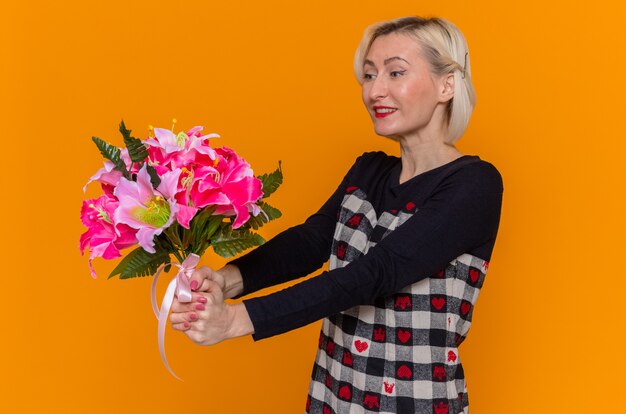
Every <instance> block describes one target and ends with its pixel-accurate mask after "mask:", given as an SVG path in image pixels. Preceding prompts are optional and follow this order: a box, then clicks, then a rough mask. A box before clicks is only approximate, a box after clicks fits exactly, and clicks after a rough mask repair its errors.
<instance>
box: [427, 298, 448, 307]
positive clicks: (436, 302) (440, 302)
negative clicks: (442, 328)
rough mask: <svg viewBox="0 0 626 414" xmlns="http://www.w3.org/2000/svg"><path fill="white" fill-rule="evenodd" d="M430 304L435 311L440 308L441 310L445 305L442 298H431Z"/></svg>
mask: <svg viewBox="0 0 626 414" xmlns="http://www.w3.org/2000/svg"><path fill="white" fill-rule="evenodd" d="M430 302H431V303H432V304H433V306H434V307H435V309H437V310H441V308H443V306H444V305H445V304H446V300H445V298H442V297H438V298H432V299H431V301H430Z"/></svg>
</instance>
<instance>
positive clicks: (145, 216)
mask: <svg viewBox="0 0 626 414" xmlns="http://www.w3.org/2000/svg"><path fill="white" fill-rule="evenodd" d="M180 172H181V171H180V170H174V171H170V172H167V173H165V174H163V176H161V177H160V178H161V184H159V186H158V187H157V189H156V190H155V189H154V188H153V187H152V183H151V182H150V175H149V174H148V171H147V167H146V165H145V164H144V166H143V167H142V168H141V169H140V170H139V172H138V173H137V181H136V182H134V181H129V180H127V179H125V178H123V177H122V178H121V179H120V182H119V184H118V186H117V187H116V188H115V191H114V194H115V196H116V197H117V198H118V199H119V200H120V206H119V208H118V209H117V210H116V211H115V220H116V221H117V222H119V223H124V224H127V225H129V226H130V227H132V228H134V229H137V230H138V231H137V240H138V241H139V245H140V246H141V247H142V248H143V249H144V250H145V251H147V252H148V253H155V251H156V250H155V249H154V236H158V235H159V234H161V233H162V232H163V230H165V229H166V228H168V227H169V226H170V225H171V224H172V223H173V222H174V219H175V217H176V215H177V213H178V211H179V205H178V204H177V203H176V200H175V199H174V195H175V194H176V188H177V185H178V178H179V176H180ZM187 216H188V214H184V215H183V221H184V220H186V219H187Z"/></svg>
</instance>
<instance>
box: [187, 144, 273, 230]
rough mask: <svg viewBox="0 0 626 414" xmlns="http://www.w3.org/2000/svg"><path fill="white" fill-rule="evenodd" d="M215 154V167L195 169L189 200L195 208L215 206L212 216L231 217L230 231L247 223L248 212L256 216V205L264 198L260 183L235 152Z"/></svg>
mask: <svg viewBox="0 0 626 414" xmlns="http://www.w3.org/2000/svg"><path fill="white" fill-rule="evenodd" d="M215 152H216V155H217V158H216V159H215V162H214V166H212V167H211V166H205V167H198V168H197V169H196V170H195V174H196V177H195V179H194V182H193V184H192V187H191V189H190V192H189V197H190V199H191V201H192V203H193V205H194V206H195V207H197V208H202V207H205V206H207V205H215V206H217V208H216V210H215V214H217V215H226V216H233V215H234V216H235V220H234V222H233V229H236V228H239V227H241V226H242V225H243V224H245V223H246V222H247V221H248V220H249V218H250V212H252V213H253V214H254V215H256V214H258V213H259V208H258V206H257V205H256V202H257V201H258V200H259V199H260V198H261V197H262V196H263V191H262V184H261V181H260V180H259V179H258V178H256V177H255V176H254V174H253V172H252V168H250V165H249V164H248V163H247V162H246V161H245V160H244V159H243V158H241V157H239V156H238V155H237V154H236V153H235V151H233V150H232V149H230V148H227V147H222V148H217V149H216V150H215Z"/></svg>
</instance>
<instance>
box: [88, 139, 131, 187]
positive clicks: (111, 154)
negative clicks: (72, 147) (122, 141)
mask: <svg viewBox="0 0 626 414" xmlns="http://www.w3.org/2000/svg"><path fill="white" fill-rule="evenodd" d="M91 139H92V141H93V142H94V143H95V144H96V146H97V147H98V149H99V150H100V154H102V156H103V157H104V158H106V159H107V160H109V161H111V162H112V163H113V165H115V169H116V170H118V171H120V172H121V173H122V174H124V177H126V178H127V179H130V174H129V173H128V171H127V170H126V164H125V163H124V160H122V158H121V153H122V151H120V149H119V148H117V147H116V146H114V145H111V144H109V143H107V142H105V141H103V140H102V139H100V138H98V137H91Z"/></svg>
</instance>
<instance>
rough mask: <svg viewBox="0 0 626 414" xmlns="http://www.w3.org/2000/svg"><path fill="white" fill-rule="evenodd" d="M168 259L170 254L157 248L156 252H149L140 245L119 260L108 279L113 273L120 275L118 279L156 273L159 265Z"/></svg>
mask: <svg viewBox="0 0 626 414" xmlns="http://www.w3.org/2000/svg"><path fill="white" fill-rule="evenodd" d="M169 260H170V255H169V253H167V252H164V251H162V250H157V252H156V253H154V254H151V253H148V252H146V251H145V250H144V249H143V248H142V247H138V248H136V249H135V250H133V251H132V252H130V253H128V254H127V255H126V257H124V258H123V259H122V260H121V261H120V263H119V264H118V265H117V266H116V267H115V269H113V271H112V272H111V274H110V275H109V279H110V278H112V277H113V276H115V275H120V279H130V278H133V277H137V276H150V275H153V274H154V273H156V271H157V269H158V268H159V266H160V265H162V264H163V263H166V262H168V261H169Z"/></svg>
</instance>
